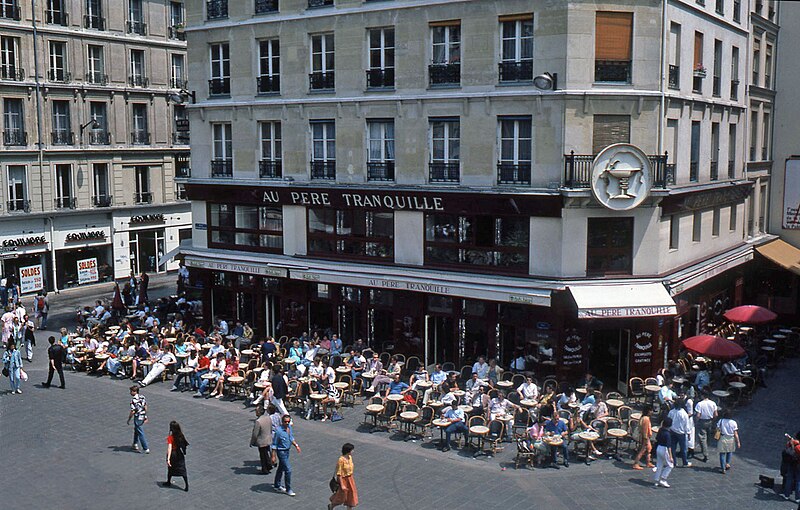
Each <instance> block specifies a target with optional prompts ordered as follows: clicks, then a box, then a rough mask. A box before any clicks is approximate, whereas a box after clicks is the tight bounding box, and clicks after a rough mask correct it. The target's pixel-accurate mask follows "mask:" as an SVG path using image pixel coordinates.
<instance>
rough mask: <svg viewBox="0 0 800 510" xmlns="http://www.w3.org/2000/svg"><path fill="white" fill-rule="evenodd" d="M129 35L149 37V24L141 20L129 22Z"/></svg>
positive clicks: (127, 24)
mask: <svg viewBox="0 0 800 510" xmlns="http://www.w3.org/2000/svg"><path fill="white" fill-rule="evenodd" d="M125 26H126V28H127V29H128V33H129V34H136V35H147V23H145V22H144V21H139V20H129V21H128V22H127V23H125Z"/></svg>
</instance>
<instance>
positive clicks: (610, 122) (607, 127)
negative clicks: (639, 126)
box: [592, 115, 631, 154]
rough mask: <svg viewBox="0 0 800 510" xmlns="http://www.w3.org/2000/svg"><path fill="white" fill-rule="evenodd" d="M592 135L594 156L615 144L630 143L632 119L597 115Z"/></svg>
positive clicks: (620, 116) (626, 116) (622, 116)
mask: <svg viewBox="0 0 800 510" xmlns="http://www.w3.org/2000/svg"><path fill="white" fill-rule="evenodd" d="M593 129H594V131H593V133H592V154H597V153H599V152H600V151H601V150H603V149H604V148H606V147H608V146H609V145H612V144H615V143H630V141H631V118H630V116H629V115H595V116H594V127H593Z"/></svg>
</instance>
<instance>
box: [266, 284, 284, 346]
mask: <svg viewBox="0 0 800 510" xmlns="http://www.w3.org/2000/svg"><path fill="white" fill-rule="evenodd" d="M264 309H265V313H264V331H265V332H266V334H267V335H269V336H274V337H278V336H279V335H278V331H277V329H276V326H277V325H278V322H279V321H280V317H281V298H279V297H278V296H274V295H272V294H267V295H266V296H264Z"/></svg>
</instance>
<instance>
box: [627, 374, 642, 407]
mask: <svg viewBox="0 0 800 510" xmlns="http://www.w3.org/2000/svg"><path fill="white" fill-rule="evenodd" d="M628 396H629V397H630V398H631V399H632V400H637V401H638V400H642V399H644V381H643V380H642V378H641V377H631V378H630V380H629V381H628Z"/></svg>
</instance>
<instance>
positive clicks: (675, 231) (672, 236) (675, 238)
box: [669, 214, 681, 250]
mask: <svg viewBox="0 0 800 510" xmlns="http://www.w3.org/2000/svg"><path fill="white" fill-rule="evenodd" d="M680 242H681V218H680V216H678V215H677V214H673V215H672V216H670V217H669V249H670V250H677V249H678V247H679V246H680Z"/></svg>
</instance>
